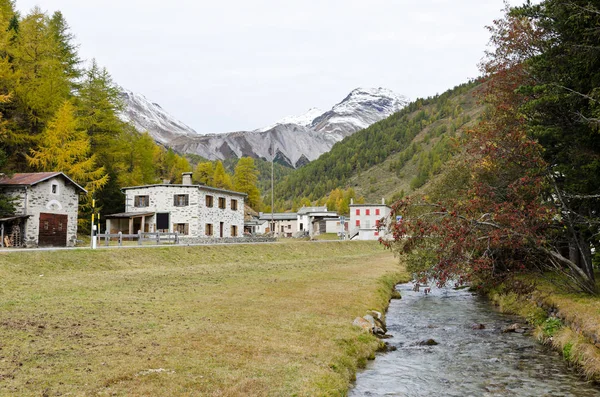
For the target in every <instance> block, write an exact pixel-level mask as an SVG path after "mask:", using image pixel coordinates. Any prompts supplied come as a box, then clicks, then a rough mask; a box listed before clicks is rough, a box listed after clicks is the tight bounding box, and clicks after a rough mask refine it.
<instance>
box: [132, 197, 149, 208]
mask: <svg viewBox="0 0 600 397" xmlns="http://www.w3.org/2000/svg"><path fill="white" fill-rule="evenodd" d="M149 204H150V198H149V197H148V196H135V197H134V198H133V206H134V207H147V206H148V205H149Z"/></svg>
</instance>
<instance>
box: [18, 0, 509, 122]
mask: <svg viewBox="0 0 600 397" xmlns="http://www.w3.org/2000/svg"><path fill="white" fill-rule="evenodd" d="M520 3H521V2H520V1H517V0H513V1H511V4H512V5H518V4H520ZM16 5H17V9H18V10H19V11H20V12H21V13H22V14H26V13H28V12H29V11H30V10H31V9H32V8H33V7H34V6H36V5H37V6H39V7H40V8H41V9H42V10H43V11H48V12H49V13H52V12H54V11H61V12H62V13H63V15H64V17H65V18H66V20H67V22H68V23H69V25H70V27H71V31H72V33H73V34H74V35H75V37H76V38H75V42H76V43H77V44H79V46H80V47H79V53H80V56H81V57H82V58H83V59H85V60H88V61H89V60H91V59H92V58H95V59H96V61H97V62H98V64H99V65H101V66H104V67H106V68H107V70H108V71H109V73H110V74H111V75H112V77H113V80H114V81H115V82H116V83H117V84H119V85H120V86H122V87H124V88H126V89H129V90H131V91H134V92H137V93H140V94H143V95H144V96H146V97H147V98H148V99H149V100H151V101H153V102H156V103H158V104H160V105H161V107H162V108H163V109H165V110H166V111H167V112H169V113H171V114H172V115H173V116H175V117H176V118H177V119H179V120H181V121H183V122H184V123H186V124H188V125H189V126H191V127H192V128H194V129H195V130H196V131H197V132H199V133H209V132H229V131H240V130H253V129H256V128H260V127H263V126H266V125H269V124H272V123H273V122H275V121H277V120H279V119H281V118H283V117H285V116H289V115H297V114H302V113H304V112H306V111H307V110H308V109H309V108H312V107H318V108H321V109H323V110H328V109H330V108H331V107H332V106H333V105H335V104H336V103H338V102H340V101H341V100H342V99H344V97H345V96H346V95H348V94H349V93H350V91H352V90H353V89H355V88H357V87H384V88H388V89H390V90H392V91H394V92H396V93H398V94H401V95H404V96H406V97H408V98H409V99H411V100H414V99H416V98H418V97H427V96H431V95H435V94H437V93H442V92H444V91H446V90H447V89H449V88H452V87H454V86H455V85H458V84H461V83H464V82H466V81H467V80H468V79H470V78H475V77H477V76H478V74H479V72H478V69H477V64H478V62H479V61H480V60H481V59H482V57H483V55H484V51H485V49H486V46H487V43H488V41H489V34H488V32H487V30H486V29H485V26H487V25H490V24H491V23H492V22H493V20H494V19H497V18H499V17H501V15H502V9H503V7H504V5H503V1H502V0H419V1H416V0H360V1H358V0H287V1H281V0H251V1H249V0H220V1H214V0H212V1H206V0H168V1H164V0H162V1H157V0H101V1H91V0H16Z"/></svg>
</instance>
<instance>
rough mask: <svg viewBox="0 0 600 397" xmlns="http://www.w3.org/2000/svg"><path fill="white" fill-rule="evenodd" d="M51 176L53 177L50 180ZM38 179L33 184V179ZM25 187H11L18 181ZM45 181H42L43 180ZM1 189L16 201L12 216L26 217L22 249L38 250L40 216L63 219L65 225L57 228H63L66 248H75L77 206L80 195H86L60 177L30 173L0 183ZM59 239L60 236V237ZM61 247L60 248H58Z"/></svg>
mask: <svg viewBox="0 0 600 397" xmlns="http://www.w3.org/2000/svg"><path fill="white" fill-rule="evenodd" d="M49 174H54V176H49V177H47V176H48V175H49ZM37 175H40V177H39V178H38V179H41V180H39V181H36V180H35V179H36V176H37ZM22 176H25V177H26V178H29V179H22V180H24V181H26V183H18V184H17V183H12V182H13V181H18V180H19V179H18V177H22ZM44 178H45V179H44ZM0 189H2V191H3V192H4V193H5V194H6V195H7V196H9V197H12V198H14V199H15V200H16V201H15V207H16V211H15V215H29V217H28V218H27V219H25V224H24V227H23V233H24V236H23V237H24V238H23V241H24V245H25V246H27V247H37V246H38V245H39V235H40V217H41V214H51V215H65V216H67V224H66V225H63V224H62V223H61V225H60V229H61V230H60V232H63V230H62V228H63V227H65V228H66V246H68V247H72V246H75V243H76V241H77V211H78V206H79V193H80V192H85V190H83V189H82V188H81V187H80V186H79V185H77V184H75V183H74V182H73V181H72V180H71V179H69V178H68V177H67V176H66V175H64V174H63V173H37V174H35V173H33V174H15V175H14V176H13V177H12V178H3V179H2V180H0ZM61 235H62V233H61ZM58 245H63V244H58Z"/></svg>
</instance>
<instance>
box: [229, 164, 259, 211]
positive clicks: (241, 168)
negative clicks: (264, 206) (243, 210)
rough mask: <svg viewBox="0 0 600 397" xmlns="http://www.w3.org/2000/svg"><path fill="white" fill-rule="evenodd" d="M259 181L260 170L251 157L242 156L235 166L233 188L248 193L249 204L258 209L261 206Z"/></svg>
mask: <svg viewBox="0 0 600 397" xmlns="http://www.w3.org/2000/svg"><path fill="white" fill-rule="evenodd" d="M257 182H258V170H257V169H256V166H255V165H254V159H252V158H251V157H242V158H241V159H239V161H238V163H237V165H236V166H235V171H234V174H233V188H234V189H235V190H236V191H238V192H242V193H246V194H247V195H248V197H247V198H246V200H247V204H248V205H249V206H250V207H252V208H253V209H255V210H257V209H259V207H260V191H259V190H258V187H257V186H256V184H257Z"/></svg>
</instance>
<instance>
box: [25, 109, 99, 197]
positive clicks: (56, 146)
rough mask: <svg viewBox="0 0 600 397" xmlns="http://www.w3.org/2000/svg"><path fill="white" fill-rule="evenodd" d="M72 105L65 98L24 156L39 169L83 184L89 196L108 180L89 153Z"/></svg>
mask: <svg viewBox="0 0 600 397" xmlns="http://www.w3.org/2000/svg"><path fill="white" fill-rule="evenodd" d="M74 113H75V108H74V106H73V104H72V103H71V102H70V101H65V102H64V103H63V105H62V106H61V107H60V108H59V109H58V111H57V113H56V115H55V117H54V118H53V119H52V120H51V121H50V122H49V123H48V127H47V128H46V129H45V130H44V132H43V133H42V134H41V136H40V145H39V146H38V148H37V149H31V155H30V156H27V161H28V163H29V165H30V166H31V167H33V168H35V169H38V170H40V171H62V172H64V173H65V174H67V175H68V176H69V177H71V178H73V180H75V181H76V182H77V183H79V184H81V185H82V186H84V187H85V189H86V190H87V191H88V193H89V194H90V195H93V194H94V192H95V191H97V190H98V189H100V188H102V186H104V185H105V184H106V182H107V181H108V175H107V174H106V171H105V169H104V167H98V165H97V158H96V155H95V154H90V138H89V137H88V136H87V134H86V133H85V131H83V130H82V129H81V128H79V127H78V125H77V124H78V123H77V120H76V119H75V116H74Z"/></svg>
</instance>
